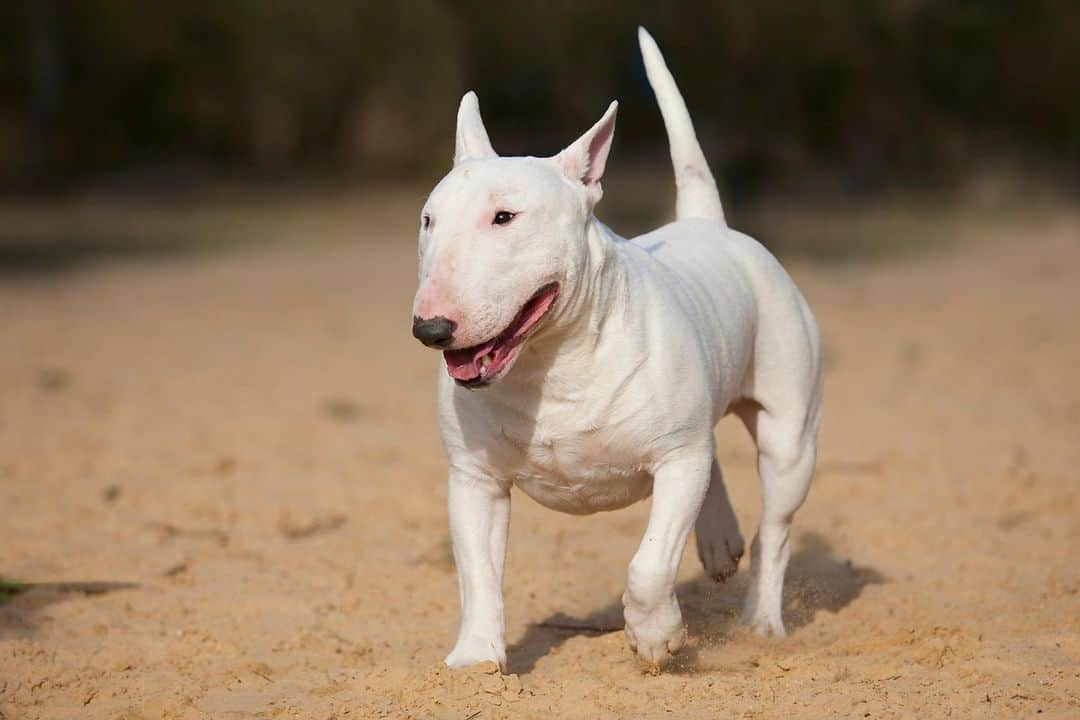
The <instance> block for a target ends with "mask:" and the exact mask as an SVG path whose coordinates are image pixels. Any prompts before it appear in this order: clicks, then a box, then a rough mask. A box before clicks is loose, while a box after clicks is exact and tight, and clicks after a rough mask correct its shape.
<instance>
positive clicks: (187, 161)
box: [0, 0, 1080, 200]
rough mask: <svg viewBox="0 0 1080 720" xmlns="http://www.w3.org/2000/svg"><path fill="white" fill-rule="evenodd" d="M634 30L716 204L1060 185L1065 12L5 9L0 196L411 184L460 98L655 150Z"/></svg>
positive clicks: (532, 122) (649, 154) (1069, 138)
mask: <svg viewBox="0 0 1080 720" xmlns="http://www.w3.org/2000/svg"><path fill="white" fill-rule="evenodd" d="M639 23H640V24H644V25H646V26H647V27H648V28H649V29H650V30H651V31H652V32H653V33H654V35H655V36H656V37H657V39H658V40H659V42H660V44H661V46H662V47H663V48H664V50H665V51H666V53H667V55H668V59H669V61H670V63H671V65H672V67H673V70H674V72H675V75H676V77H677V78H678V80H679V82H680V84H681V85H682V88H683V91H684V93H685V94H686V95H687V97H688V98H689V101H690V105H691V110H692V112H693V114H694V117H695V120H696V122H697V125H698V129H699V133H700V135H701V136H702V140H703V143H704V145H705V146H706V149H707V152H708V154H709V156H710V158H711V159H712V161H713V164H714V167H715V169H716V170H717V171H718V173H719V174H720V175H721V176H722V178H723V180H724V182H723V184H724V185H725V186H726V187H727V188H728V191H729V193H734V192H736V191H737V192H738V194H739V195H742V196H752V195H753V194H754V193H756V192H758V191H759V190H761V189H762V188H764V187H778V186H784V185H785V184H789V185H790V184H802V185H822V186H827V187H829V188H831V189H833V190H839V191H842V192H864V191H873V190H875V189H879V188H886V187H891V186H894V185H897V184H907V185H910V184H925V185H930V186H938V185H942V184H944V185H948V184H950V183H953V182H954V181H955V180H957V179H958V178H962V177H965V176H966V175H967V174H969V173H970V172H971V171H972V170H973V169H975V170H977V169H979V168H980V167H981V166H982V165H983V164H985V163H986V162H988V161H993V162H997V161H1008V162H1017V161H1022V162H1023V163H1025V164H1027V165H1029V166H1037V167H1039V168H1040V169H1043V170H1049V171H1050V172H1051V173H1056V174H1057V176H1058V177H1063V178H1064V179H1065V181H1066V182H1067V183H1074V182H1075V181H1076V170H1075V168H1076V167H1078V166H1080V79H1078V78H1080V73H1078V71H1080V41H1078V37H1080V3H1078V2H1076V0H1028V1H1026V2H1020V1H1015V2H1008V1H1004V0H1002V1H999V2H993V1H991V0H818V1H812V2H792V1H791V0H755V1H754V2H739V1H738V0H726V1H723V2H689V1H685V0H684V1H680V2H668V3H656V2H646V1H645V0H618V1H616V0H600V1H593V2H580V1H573V2H571V1H569V0H547V1H545V2H513V3H505V2H495V1H494V0H479V1H476V2H465V1H464V0H407V1H405V2H399V3H391V2H374V1H370V2H369V1H366V0H317V1H315V2H313V1H312V0H303V1H301V0H226V1H222V0H174V1H173V2H131V1H130V0H16V1H15V2H7V3H2V4H0V188H2V189H3V190H5V191H8V192H17V193H20V194H21V193H24V192H40V191H46V192H55V191H64V190H70V189H73V188H80V187H86V186H88V185H93V186H96V185H101V184H105V185H109V186H115V185H119V186H121V187H123V188H125V189H132V190H144V189H155V188H158V187H160V186H162V185H163V184H164V185H165V186H167V187H172V186H174V185H176V184H180V185H185V184H198V183H199V182H200V181H202V180H203V179H205V178H207V177H215V178H220V177H230V178H239V179H242V180H245V181H246V180H255V179H259V180H264V179H277V178H285V177H287V178H290V179H291V178H296V177H316V178H323V177H332V178H348V179H372V178H378V179H379V180H380V181H381V180H385V179H387V178H391V179H410V178H425V179H430V178H431V177H432V176H434V175H437V174H438V172H439V171H442V170H445V168H446V166H447V164H448V158H449V154H450V148H451V146H452V128H453V118H454V112H455V108H456V103H457V100H458V99H459V97H460V95H461V93H462V92H463V91H464V90H466V89H468V88H475V89H476V90H477V91H478V92H479V94H480V99H481V106H482V108H483V112H484V115H485V118H486V121H487V123H488V126H489V130H490V132H491V134H492V136H493V140H494V142H495V145H496V148H497V149H498V150H500V151H501V152H505V153H524V154H537V155H539V154H549V153H553V152H555V151H557V150H558V149H559V148H560V147H561V146H562V145H564V144H566V143H567V142H569V140H571V139H572V138H573V137H575V136H576V134H577V133H579V132H580V131H582V130H583V129H584V128H585V127H587V126H588V125H589V124H591V123H592V122H593V121H594V120H595V119H596V118H597V117H599V115H600V113H601V112H602V111H603V109H604V107H605V105H606V103H607V102H608V101H609V100H610V99H612V98H617V99H619V100H620V101H622V103H623V111H622V113H621V117H620V121H619V122H620V125H619V131H618V140H617V146H616V153H617V157H619V158H621V159H623V160H624V161H625V162H629V163H633V162H635V161H641V162H646V161H649V162H651V161H654V160H658V159H662V153H663V150H664V148H663V145H662V143H661V142H660V141H659V138H660V137H661V135H660V133H661V132H662V130H661V126H660V121H659V117H658V115H657V113H656V111H655V108H654V107H653V104H652V97H651V93H650V91H649V89H648V86H647V84H646V83H645V79H644V71H643V69H642V67H641V62H640V60H639V58H638V54H637V48H636V37H635V33H634V28H635V26H636V25H637V24H639ZM1061 171H1063V172H1061ZM735 199H736V200H737V199H738V198H737V197H736V198H735Z"/></svg>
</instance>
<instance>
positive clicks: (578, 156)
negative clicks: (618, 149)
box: [554, 102, 619, 205]
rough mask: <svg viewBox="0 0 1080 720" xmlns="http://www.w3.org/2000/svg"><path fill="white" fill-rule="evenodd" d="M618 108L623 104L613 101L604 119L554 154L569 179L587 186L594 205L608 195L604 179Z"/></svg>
mask: <svg viewBox="0 0 1080 720" xmlns="http://www.w3.org/2000/svg"><path fill="white" fill-rule="evenodd" d="M618 109H619V103H617V102H613V103H611V105H609V106H608V109H607V112H605V113H604V117H602V118H600V122H598V123H596V124H595V125H593V126H592V127H591V128H589V131H588V132H586V133H585V134H584V135H582V136H581V137H579V138H578V139H577V140H575V141H574V144H573V145H571V146H570V147H568V148H566V149H565V150H563V151H562V152H561V153H559V154H558V155H556V156H555V157H554V160H555V163H556V164H557V165H558V166H559V167H560V168H561V169H562V171H563V172H564V173H565V174H566V176H567V177H568V178H570V179H571V180H573V181H574V182H579V183H581V184H582V185H584V186H585V191H586V193H588V198H589V204H590V205H596V203H598V202H600V198H601V197H602V196H603V194H604V191H603V189H602V188H601V187H600V178H601V176H603V174H604V166H605V165H607V157H608V153H609V152H610V151H611V140H612V138H614V137H615V113H616V111H618Z"/></svg>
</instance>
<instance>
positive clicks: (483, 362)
mask: <svg viewBox="0 0 1080 720" xmlns="http://www.w3.org/2000/svg"><path fill="white" fill-rule="evenodd" d="M490 364H491V356H490V355H485V356H484V357H482V358H480V367H485V368H486V367H487V366H488V365H490Z"/></svg>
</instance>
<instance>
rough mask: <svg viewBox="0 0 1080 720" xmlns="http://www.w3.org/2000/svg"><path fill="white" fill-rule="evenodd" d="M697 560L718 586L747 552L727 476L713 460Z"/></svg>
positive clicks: (700, 517)
mask: <svg viewBox="0 0 1080 720" xmlns="http://www.w3.org/2000/svg"><path fill="white" fill-rule="evenodd" d="M694 536H695V538H696V539H697V552H698V558H700V559H701V564H702V566H703V567H704V568H705V572H706V574H707V575H708V576H709V577H711V578H712V579H713V580H716V581H717V582H723V581H724V580H727V579H728V578H729V577H731V576H732V575H734V574H735V571H736V570H738V568H739V560H740V559H741V558H742V556H743V552H744V551H745V543H744V542H743V536H742V533H740V532H739V521H738V519H737V518H736V517H735V510H734V509H732V507H731V500H730V499H729V498H728V494H727V488H726V487H724V475H723V472H722V471H721V470H720V464H719V463H717V462H716V460H713V463H712V470H711V471H710V477H709V490H708V492H706V493H705V502H704V503H702V506H701V512H700V513H698V518H697V523H695V525H694Z"/></svg>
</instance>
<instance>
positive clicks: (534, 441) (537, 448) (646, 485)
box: [499, 417, 652, 514]
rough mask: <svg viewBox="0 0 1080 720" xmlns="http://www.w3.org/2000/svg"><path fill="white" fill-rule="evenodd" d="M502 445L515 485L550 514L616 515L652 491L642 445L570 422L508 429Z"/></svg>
mask: <svg viewBox="0 0 1080 720" xmlns="http://www.w3.org/2000/svg"><path fill="white" fill-rule="evenodd" d="M500 445H502V450H503V452H501V453H499V454H500V455H501V456H503V457H505V458H506V459H507V460H508V465H509V470H510V472H509V474H510V476H511V478H512V479H513V482H514V484H515V485H517V486H518V487H519V488H521V490H522V491H524V492H525V493H526V494H528V495H529V496H530V497H531V498H533V499H534V500H536V501H537V502H538V503H540V504H541V505H544V506H545V507H549V508H552V509H554V510H559V511H561V512H567V513H573V514H587V513H593V512H598V511H601V510H615V509H618V508H622V507H626V506H627V505H630V504H632V503H635V502H637V501H638V500H641V499H643V498H646V497H648V496H649V494H650V493H651V492H652V475H651V474H650V472H649V471H648V470H647V469H646V468H645V467H644V464H643V458H642V457H641V455H640V446H638V447H636V448H635V447H632V444H631V442H630V441H629V439H627V438H622V437H618V436H617V435H613V434H612V433H611V432H610V431H605V430H604V429H602V428H598V427H596V426H595V425H593V424H590V423H587V422H582V421H577V420H575V418H573V417H558V418H551V417H549V418H545V419H543V420H540V421H538V422H536V423H535V424H533V425H532V426H529V425H528V424H526V423H509V424H506V425H504V426H503V427H502V431H501V433H500Z"/></svg>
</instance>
